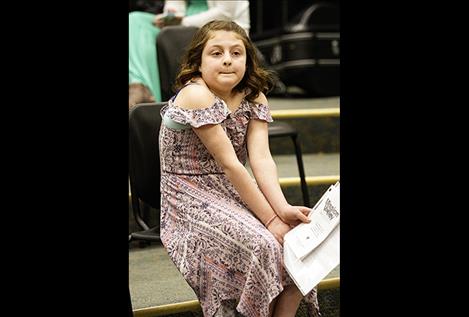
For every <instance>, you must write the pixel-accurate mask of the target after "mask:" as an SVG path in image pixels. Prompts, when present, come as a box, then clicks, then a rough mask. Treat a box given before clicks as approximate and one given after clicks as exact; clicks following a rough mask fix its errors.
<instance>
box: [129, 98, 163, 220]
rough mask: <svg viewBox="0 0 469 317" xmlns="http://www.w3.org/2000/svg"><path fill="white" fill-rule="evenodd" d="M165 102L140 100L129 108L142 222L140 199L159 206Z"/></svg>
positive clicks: (133, 181) (135, 203)
mask: <svg viewBox="0 0 469 317" xmlns="http://www.w3.org/2000/svg"><path fill="white" fill-rule="evenodd" d="M165 104H166V103H165V102H157V103H147V104H138V105H137V106H136V107H135V108H133V109H132V110H131V111H129V180H130V193H131V196H132V209H133V212H134V215H135V217H136V221H137V222H138V224H139V225H140V226H141V227H143V228H144V229H148V226H147V225H146V224H145V223H143V224H142V222H141V220H142V219H141V216H142V214H141V211H140V202H143V203H144V204H147V205H149V206H150V207H152V208H155V209H158V210H159V209H160V197H161V195H160V176H161V175H160V159H159V142H158V136H159V131H160V125H161V116H160V110H161V107H162V106H164V105H165Z"/></svg>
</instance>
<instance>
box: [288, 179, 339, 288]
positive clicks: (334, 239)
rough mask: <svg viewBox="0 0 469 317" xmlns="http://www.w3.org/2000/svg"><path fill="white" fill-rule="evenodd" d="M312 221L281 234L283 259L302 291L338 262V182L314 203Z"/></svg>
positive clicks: (311, 213) (311, 285)
mask: <svg viewBox="0 0 469 317" xmlns="http://www.w3.org/2000/svg"><path fill="white" fill-rule="evenodd" d="M309 217H310V219H311V222H310V223H309V224H306V223H303V224H300V225H298V226H296V227H295V228H294V229H292V230H291V231H290V232H288V233H287V234H286V235H285V237H284V244H283V249H284V263H285V267H286V269H287V272H288V273H289V275H290V276H291V278H292V279H293V281H294V282H295V284H296V285H297V286H298V288H299V289H300V291H301V293H302V294H303V295H306V294H307V293H309V292H310V291H311V290H312V289H313V288H314V287H315V286H316V285H317V284H318V283H319V282H320V281H321V280H322V279H323V278H324V277H326V276H327V274H329V273H330V272H331V271H332V270H333V269H334V268H335V267H337V265H339V264H340V183H339V182H337V183H336V184H335V185H332V186H331V187H330V188H329V189H328V190H327V191H326V193H325V194H324V195H323V196H322V197H321V199H320V200H319V202H318V203H317V204H316V205H315V206H314V208H313V210H312V211H311V212H310V215H309Z"/></svg>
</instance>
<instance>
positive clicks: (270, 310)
mask: <svg viewBox="0 0 469 317" xmlns="http://www.w3.org/2000/svg"><path fill="white" fill-rule="evenodd" d="M279 296H280V295H279ZM277 300H278V297H276V298H274V299H273V300H272V302H271V303H270V305H269V317H272V314H273V313H274V311H275V304H277Z"/></svg>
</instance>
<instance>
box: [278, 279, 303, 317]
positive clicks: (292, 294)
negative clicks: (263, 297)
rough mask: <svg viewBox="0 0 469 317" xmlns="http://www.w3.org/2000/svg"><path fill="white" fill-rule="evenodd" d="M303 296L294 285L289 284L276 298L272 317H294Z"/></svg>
mask: <svg viewBox="0 0 469 317" xmlns="http://www.w3.org/2000/svg"><path fill="white" fill-rule="evenodd" d="M302 299H303V295H302V294H301V292H300V291H299V290H298V287H296V285H294V284H291V285H288V286H287V287H285V288H284V290H283V292H281V293H280V295H279V296H278V298H277V304H276V305H275V310H274V314H273V317H295V315H296V311H297V310H298V306H299V305H300V302H301V300H302Z"/></svg>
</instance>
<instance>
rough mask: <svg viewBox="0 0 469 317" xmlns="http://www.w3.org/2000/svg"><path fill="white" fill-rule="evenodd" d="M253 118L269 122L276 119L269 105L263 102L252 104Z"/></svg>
mask: <svg viewBox="0 0 469 317" xmlns="http://www.w3.org/2000/svg"><path fill="white" fill-rule="evenodd" d="M251 119H259V120H264V121H267V122H272V121H274V119H272V115H271V113H270V108H269V106H268V105H264V104H262V103H252V104H251Z"/></svg>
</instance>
